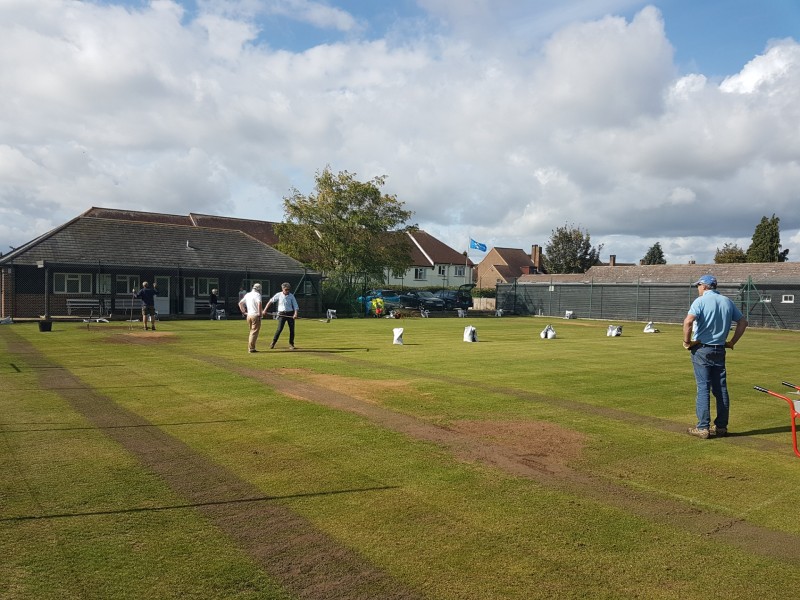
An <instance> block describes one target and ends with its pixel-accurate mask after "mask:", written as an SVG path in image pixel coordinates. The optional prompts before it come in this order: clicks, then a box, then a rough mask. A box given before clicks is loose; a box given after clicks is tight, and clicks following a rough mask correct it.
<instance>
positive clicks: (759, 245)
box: [747, 214, 785, 263]
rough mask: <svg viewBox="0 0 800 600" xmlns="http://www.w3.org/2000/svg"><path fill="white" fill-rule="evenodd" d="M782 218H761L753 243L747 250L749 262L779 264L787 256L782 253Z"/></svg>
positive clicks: (754, 233) (773, 216)
mask: <svg viewBox="0 0 800 600" xmlns="http://www.w3.org/2000/svg"><path fill="white" fill-rule="evenodd" d="M780 222H781V220H780V218H778V217H776V216H775V215H774V214H773V215H772V218H771V219H768V218H767V217H761V222H760V223H759V224H758V225H756V229H755V231H754V232H753V241H752V243H751V244H750V247H749V248H748V249H747V262H751V263H752V262H779V261H780V260H781V257H782V256H783V258H784V259H785V254H783V253H781V251H780V249H781V229H780Z"/></svg>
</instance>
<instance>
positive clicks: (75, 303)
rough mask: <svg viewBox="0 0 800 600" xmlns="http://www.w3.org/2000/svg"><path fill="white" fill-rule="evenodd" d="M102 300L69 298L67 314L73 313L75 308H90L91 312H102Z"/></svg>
mask: <svg viewBox="0 0 800 600" xmlns="http://www.w3.org/2000/svg"><path fill="white" fill-rule="evenodd" d="M100 306H101V304H100V300H99V299H98V298H67V314H68V315H71V314H72V311H73V310H83V309H85V310H88V311H89V312H90V314H94V312H95V311H97V314H100Z"/></svg>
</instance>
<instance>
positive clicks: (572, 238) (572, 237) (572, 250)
mask: <svg viewBox="0 0 800 600" xmlns="http://www.w3.org/2000/svg"><path fill="white" fill-rule="evenodd" d="M602 249H603V244H600V245H599V246H598V247H597V248H594V247H593V246H592V244H591V237H590V236H589V232H588V231H587V232H585V233H584V232H583V231H581V230H580V229H579V228H577V227H575V226H574V225H573V226H567V225H566V224H565V225H564V226H563V227H558V228H556V229H554V230H553V231H552V234H551V235H550V240H549V241H548V242H547V245H546V246H545V248H544V262H545V266H546V267H547V272H548V273H584V272H585V271H586V270H587V269H588V268H589V267H591V266H594V265H596V264H597V263H598V262H599V260H600V251H601V250H602Z"/></svg>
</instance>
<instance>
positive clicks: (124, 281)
mask: <svg viewBox="0 0 800 600" xmlns="http://www.w3.org/2000/svg"><path fill="white" fill-rule="evenodd" d="M131 290H136V291H139V276H138V275H117V279H116V283H115V286H114V292H115V293H116V294H130V293H131Z"/></svg>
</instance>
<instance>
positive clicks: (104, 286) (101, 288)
mask: <svg viewBox="0 0 800 600" xmlns="http://www.w3.org/2000/svg"><path fill="white" fill-rule="evenodd" d="M97 293H98V294H110V293H111V275H108V274H102V275H98V276H97Z"/></svg>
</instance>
